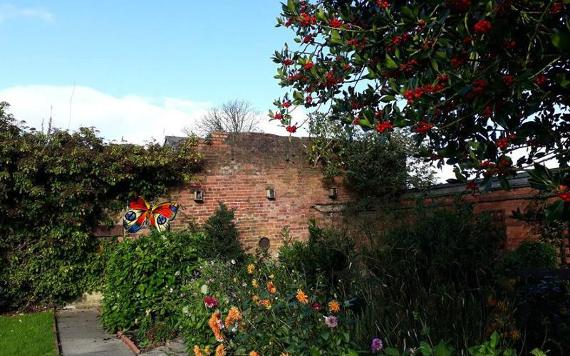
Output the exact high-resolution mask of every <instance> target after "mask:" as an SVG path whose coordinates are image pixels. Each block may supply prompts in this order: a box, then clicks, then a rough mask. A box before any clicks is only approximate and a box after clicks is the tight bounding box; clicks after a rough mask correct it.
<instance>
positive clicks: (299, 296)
mask: <svg viewBox="0 0 570 356" xmlns="http://www.w3.org/2000/svg"><path fill="white" fill-rule="evenodd" d="M295 297H296V298H297V301H298V302H299V303H301V304H307V303H309V297H307V295H306V294H305V292H303V291H302V290H300V289H297V295H296V296H295Z"/></svg>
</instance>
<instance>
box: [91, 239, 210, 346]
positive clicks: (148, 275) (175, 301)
mask: <svg viewBox="0 0 570 356" xmlns="http://www.w3.org/2000/svg"><path fill="white" fill-rule="evenodd" d="M203 239H204V236H203V235H202V234H200V233H190V232H170V233H163V234H159V233H153V234H151V235H150V236H145V237H141V238H138V239H132V240H125V241H123V242H121V243H118V244H117V245H116V246H115V248H114V249H113V251H111V252H110V256H109V260H108V263H107V266H106V269H105V287H104V290H103V294H104V300H103V314H102V322H103V325H104V326H105V328H106V329H107V330H109V331H111V332H116V331H118V330H122V331H133V330H134V331H135V332H136V334H135V337H136V339H137V341H138V342H139V343H140V344H141V345H142V346H148V345H150V344H153V343H156V342H160V341H164V340H167V339H172V338H173V337H174V336H175V335H176V334H177V333H178V331H179V330H178V326H179V323H180V319H179V318H180V317H181V313H182V310H181V308H182V307H181V305H183V304H184V301H185V298H186V297H187V296H186V295H185V294H184V293H183V291H182V286H183V285H184V284H185V283H188V282H189V281H191V280H192V278H193V277H194V272H195V271H196V268H197V266H198V262H199V260H200V257H201V252H200V250H199V246H200V245H201V244H202V242H203Z"/></svg>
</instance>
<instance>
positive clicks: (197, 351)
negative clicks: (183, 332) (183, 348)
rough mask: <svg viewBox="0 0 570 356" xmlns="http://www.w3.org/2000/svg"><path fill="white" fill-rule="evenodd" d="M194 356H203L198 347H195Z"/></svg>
mask: <svg viewBox="0 0 570 356" xmlns="http://www.w3.org/2000/svg"><path fill="white" fill-rule="evenodd" d="M194 356H202V350H200V346H198V345H194Z"/></svg>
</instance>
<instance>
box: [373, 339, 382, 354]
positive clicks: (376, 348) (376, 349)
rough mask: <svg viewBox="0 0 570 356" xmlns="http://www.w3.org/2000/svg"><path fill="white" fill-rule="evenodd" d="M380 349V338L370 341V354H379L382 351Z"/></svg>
mask: <svg viewBox="0 0 570 356" xmlns="http://www.w3.org/2000/svg"><path fill="white" fill-rule="evenodd" d="M382 347H384V345H383V344H382V340H380V338H378V337H375V338H374V339H372V343H371V344H370V349H371V350H372V352H379V351H380V350H382Z"/></svg>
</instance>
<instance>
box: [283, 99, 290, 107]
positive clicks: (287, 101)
mask: <svg viewBox="0 0 570 356" xmlns="http://www.w3.org/2000/svg"><path fill="white" fill-rule="evenodd" d="M281 106H282V107H284V108H288V107H289V106H291V101H289V100H286V101H284V102H283V103H281Z"/></svg>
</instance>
